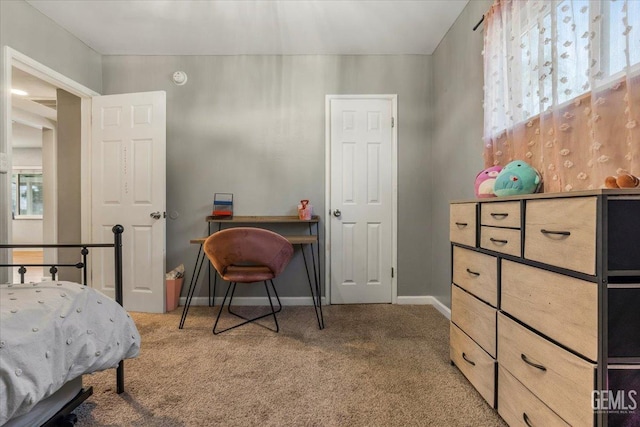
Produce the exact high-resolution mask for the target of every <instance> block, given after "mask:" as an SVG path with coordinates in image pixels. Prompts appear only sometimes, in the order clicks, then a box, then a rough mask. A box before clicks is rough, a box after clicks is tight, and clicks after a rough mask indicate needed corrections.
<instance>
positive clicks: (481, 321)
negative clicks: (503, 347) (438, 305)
mask: <svg viewBox="0 0 640 427" xmlns="http://www.w3.org/2000/svg"><path fill="white" fill-rule="evenodd" d="M451 321H452V322H453V323H455V324H456V325H457V326H458V327H460V329H462V330H463V331H464V332H465V333H466V334H467V335H469V336H470V337H471V338H473V340H474V341H475V342H477V343H478V344H479V345H480V347H482V348H483V349H484V350H485V351H486V352H487V353H489V354H490V355H491V356H492V357H494V358H495V357H496V309H495V308H493V307H491V306H489V305H488V304H485V303H484V302H482V301H480V300H479V299H478V298H476V297H474V296H473V295H471V294H469V293H467V292H465V291H463V290H462V289H460V288H459V287H457V286H455V285H452V286H451Z"/></svg>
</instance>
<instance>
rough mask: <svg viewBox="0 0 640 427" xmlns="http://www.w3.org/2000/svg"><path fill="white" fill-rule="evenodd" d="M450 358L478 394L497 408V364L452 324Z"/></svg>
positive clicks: (450, 330)
mask: <svg viewBox="0 0 640 427" xmlns="http://www.w3.org/2000/svg"><path fill="white" fill-rule="evenodd" d="M449 335H450V343H451V347H450V357H451V361H452V362H453V363H455V364H456V366H457V367H458V369H460V371H461V372H462V373H463V374H464V376H465V377H467V379H468V380H469V382H470V383H471V384H472V385H473V386H474V387H475V389H476V390H478V393H480V395H481V396H482V397H484V399H485V400H486V401H487V402H488V403H489V405H491V407H492V408H493V407H495V386H496V380H495V378H496V362H495V360H494V359H492V358H491V356H489V355H488V354H487V353H486V352H485V351H484V350H483V349H481V348H480V347H479V346H478V344H476V343H475V342H473V340H472V339H471V338H469V337H468V336H467V335H465V333H464V332H462V330H461V329H460V328H458V327H457V326H456V325H454V324H453V323H451V326H450V328H449Z"/></svg>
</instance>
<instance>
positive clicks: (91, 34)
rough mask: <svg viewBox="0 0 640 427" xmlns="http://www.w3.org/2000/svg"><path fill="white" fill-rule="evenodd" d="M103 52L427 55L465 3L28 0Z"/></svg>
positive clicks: (420, 0)
mask: <svg viewBox="0 0 640 427" xmlns="http://www.w3.org/2000/svg"><path fill="white" fill-rule="evenodd" d="M27 1H28V2H29V3H30V4H31V5H32V6H34V7H35V8H36V9H38V10H40V11H41V12H42V13H44V14H45V15H47V16H48V17H50V18H51V19H52V20H54V21H55V22H57V23H58V24H59V25H60V26H62V27H63V28H65V29H67V30H68V31H69V32H70V33H71V34H73V35H75V36H76V37H78V38H79V39H80V40H82V41H83V42H84V43H86V44H87V45H88V46H90V47H91V48H93V49H94V50H95V51H97V52H98V53H100V54H103V55H242V54H257V55H258V54H285V55H287V54H292V55H295V54H432V53H433V51H434V50H435V48H436V47H437V46H438V43H440V40H442V38H443V37H444V35H445V34H446V32H447V30H448V29H449V27H451V25H452V24H453V22H454V21H455V19H456V18H457V17H458V15H459V14H460V12H461V11H462V9H464V7H465V6H466V4H467V3H468V0H376V1H369V0H313V1H311V0H309V1H308V0H288V1H284V0H283V1H275V0H244V1H243V0H224V1H223V0H85V1H77V0H57V1H51V0H27Z"/></svg>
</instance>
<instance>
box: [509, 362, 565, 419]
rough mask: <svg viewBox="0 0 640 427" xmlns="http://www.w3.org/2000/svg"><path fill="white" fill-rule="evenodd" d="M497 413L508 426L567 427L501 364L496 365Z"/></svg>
mask: <svg viewBox="0 0 640 427" xmlns="http://www.w3.org/2000/svg"><path fill="white" fill-rule="evenodd" d="M498 385H499V386H498V413H499V414H500V416H501V417H502V418H503V419H504V420H505V421H506V422H507V424H509V425H510V426H526V425H527V422H528V423H529V425H531V426H545V427H547V426H548V427H569V424H567V423H565V422H564V420H563V419H562V418H560V417H559V416H558V414H556V413H555V412H553V411H552V410H551V409H549V407H548V406H547V405H545V404H544V403H542V401H541V400H540V399H538V398H537V397H536V396H535V395H534V394H533V393H531V392H530V391H529V390H527V388H526V387H525V386H523V385H522V383H521V382H520V381H518V380H517V379H515V378H514V376H513V375H511V374H510V373H509V372H508V371H507V370H506V369H504V368H503V367H502V366H499V367H498Z"/></svg>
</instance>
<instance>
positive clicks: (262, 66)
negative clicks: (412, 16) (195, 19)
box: [102, 55, 433, 296]
mask: <svg viewBox="0 0 640 427" xmlns="http://www.w3.org/2000/svg"><path fill="white" fill-rule="evenodd" d="M176 70H183V71H185V72H186V73H187V75H188V77H189V79H188V82H187V84H186V85H184V86H176V85H174V84H173V83H172V82H171V75H172V73H173V72H174V71H176ZM102 73H103V92H104V93H105V94H115V93H125V92H142V91H154V90H165V91H166V92H167V212H168V213H170V214H171V213H178V214H179V216H178V218H177V219H175V220H170V219H167V267H168V268H173V266H175V265H177V264H179V263H184V264H185V267H186V269H187V271H188V272H189V274H190V272H191V269H192V268H193V263H194V261H195V256H196V252H197V247H193V246H190V245H189V239H190V238H194V237H199V236H202V235H205V232H206V224H205V222H204V218H205V216H206V215H208V214H209V213H210V211H211V205H212V201H213V195H214V193H215V192H232V193H234V204H235V206H234V208H235V212H236V213H238V214H241V215H252V214H254V215H255V214H263V215H285V214H290V215H293V214H295V213H296V210H295V205H296V203H297V202H298V201H299V200H300V199H302V198H307V199H310V200H311V202H312V204H313V205H314V206H316V208H317V209H316V212H317V213H319V214H320V215H321V216H322V217H324V216H325V215H324V191H325V161H324V158H325V131H324V130H325V95H326V94H398V104H399V107H398V110H399V117H398V139H399V149H398V151H399V172H398V175H399V179H398V181H399V191H398V194H399V197H398V199H399V207H398V213H399V218H398V224H399V233H398V234H399V235H398V260H399V261H398V295H428V294H429V291H428V289H427V286H426V284H427V281H428V278H429V273H430V271H429V268H430V255H431V254H430V244H429V239H430V234H429V227H430V218H429V212H430V203H429V199H430V197H431V196H430V185H429V172H428V171H429V167H430V165H431V159H430V143H431V141H430V140H431V132H430V126H431V121H430V117H431V114H432V111H431V110H432V96H433V95H432V93H431V89H432V86H431V83H432V75H431V73H432V59H431V57H430V56H424V55H401V56H384V55H382V56H319V55H301V56H104V57H103V71H102ZM322 227H324V223H322V224H321V228H322ZM302 265H303V264H302V260H301V259H300V255H299V253H298V254H297V255H296V258H295V259H294V260H293V261H292V263H291V266H290V268H288V269H287V272H286V273H285V277H283V280H281V281H280V283H282V284H284V283H289V284H290V285H289V286H288V287H286V288H284V289H283V291H282V292H281V294H282V295H285V296H305V295H308V288H307V287H306V284H305V281H304V280H303V279H302V278H303V277H305V276H304V270H303V269H302V268H303V267H302ZM323 276H324V270H323ZM184 293H185V291H184V290H183V294H184ZM201 294H202V293H201Z"/></svg>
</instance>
